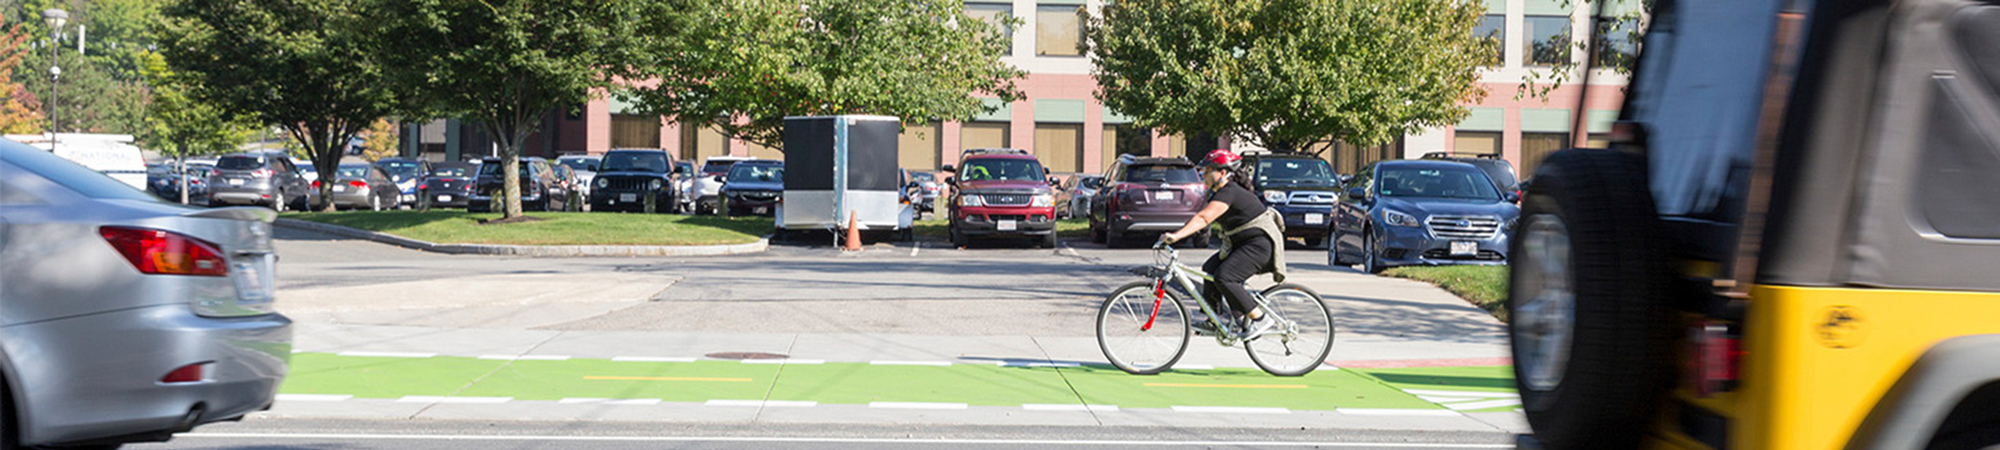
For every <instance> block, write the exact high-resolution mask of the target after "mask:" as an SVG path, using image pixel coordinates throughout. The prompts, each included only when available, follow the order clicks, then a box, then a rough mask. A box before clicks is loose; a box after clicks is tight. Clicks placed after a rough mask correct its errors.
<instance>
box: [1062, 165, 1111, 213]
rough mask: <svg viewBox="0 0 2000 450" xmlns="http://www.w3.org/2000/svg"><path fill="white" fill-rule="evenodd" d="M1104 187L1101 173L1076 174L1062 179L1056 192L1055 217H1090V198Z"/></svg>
mask: <svg viewBox="0 0 2000 450" xmlns="http://www.w3.org/2000/svg"><path fill="white" fill-rule="evenodd" d="M1103 187H1104V176H1103V175H1089V174H1078V175H1077V176H1074V177H1070V178H1069V179H1068V180H1063V184H1062V188H1061V189H1058V190H1057V192H1056V217H1058V218H1064V219H1067V218H1076V217H1090V200H1091V198H1092V197H1096V196H1097V190H1098V189H1099V188H1103Z"/></svg>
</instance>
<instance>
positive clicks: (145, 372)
mask: <svg viewBox="0 0 2000 450" xmlns="http://www.w3.org/2000/svg"><path fill="white" fill-rule="evenodd" d="M275 217H276V213H273V212H271V211H270V210H266V209H262V208H221V209H191V208H187V207H183V206H179V205H173V204H168V203H164V202H160V201H158V200H156V199H153V198H151V197H149V196H147V195H145V193H143V192H140V191H138V190H134V189H132V188H130V187H127V186H125V185H124V184H123V183H119V182H117V181H115V180H112V179H111V178H109V177H106V176H104V175H102V174H99V173H97V172H95V171H91V170H90V169H86V168H84V167H82V166H79V165H76V164H75V163H71V162H69V161H67V160H63V159H61V158H58V157H56V156H54V155H52V154H50V153H48V152H45V151H40V150H36V149H34V148H30V147H28V146H25V145H22V144H20V143H18V142H14V141H11V140H0V377H4V380H0V386H4V387H5V389H0V395H5V397H4V398H0V399H4V402H0V421H7V420H11V421H13V426H4V425H5V424H0V448H17V447H40V446H70V445H82V446H89V447H92V448H108V447H115V446H116V444H120V443H126V442H145V441H163V440H166V439H167V438H168V437H170V436H171V435H172V434H173V433H175V432H181V431H187V430H189V429H191V428H193V427H194V426H196V425H200V424H204V423H209V422H215V421H221V420H230V419H236V418H240V417H242V416H244V415H245V414H249V413H251V412H255V411H259V410H263V409H267V408H269V407H270V406H271V402H272V400H273V399H274V398H275V396H276V393H277V389H278V384H279V383H280V382H281V381H282V380H283V379H284V376H285V372H286V368H287V363H288V360H289V358H290V355H291V342H292V327H291V320H289V319H287V318H285V316H283V315H280V314H277V313H276V312H274V311H273V309H272V286H273V282H274V279H273V278H272V275H273V274H272V268H273V262H274V260H275V256H274V255H273V253H272V247H271V221H272V220H273V219H275Z"/></svg>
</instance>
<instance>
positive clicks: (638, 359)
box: [611, 356, 694, 362]
mask: <svg viewBox="0 0 2000 450" xmlns="http://www.w3.org/2000/svg"><path fill="white" fill-rule="evenodd" d="M611 362H694V358H661V357H653V356H619V357H615V358H611Z"/></svg>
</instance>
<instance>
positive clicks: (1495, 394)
mask: <svg viewBox="0 0 2000 450" xmlns="http://www.w3.org/2000/svg"><path fill="white" fill-rule="evenodd" d="M1403 392H1408V393H1411V394H1414V395H1436V396H1443V397H1480V398H1521V394H1515V393H1511V392H1480V391H1433V390H1426V389H1404V390H1403Z"/></svg>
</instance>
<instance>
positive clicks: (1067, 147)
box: [1035, 123, 1083, 173]
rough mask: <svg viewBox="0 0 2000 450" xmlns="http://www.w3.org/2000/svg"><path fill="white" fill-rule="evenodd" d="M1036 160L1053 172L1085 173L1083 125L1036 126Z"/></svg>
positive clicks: (1041, 124)
mask: <svg viewBox="0 0 2000 450" xmlns="http://www.w3.org/2000/svg"><path fill="white" fill-rule="evenodd" d="M1035 158H1037V159H1040V160H1042V167H1047V168H1048V169H1049V171H1051V172H1064V173H1073V172H1082V171H1083V125H1076V124H1067V123H1038V124H1035Z"/></svg>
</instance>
